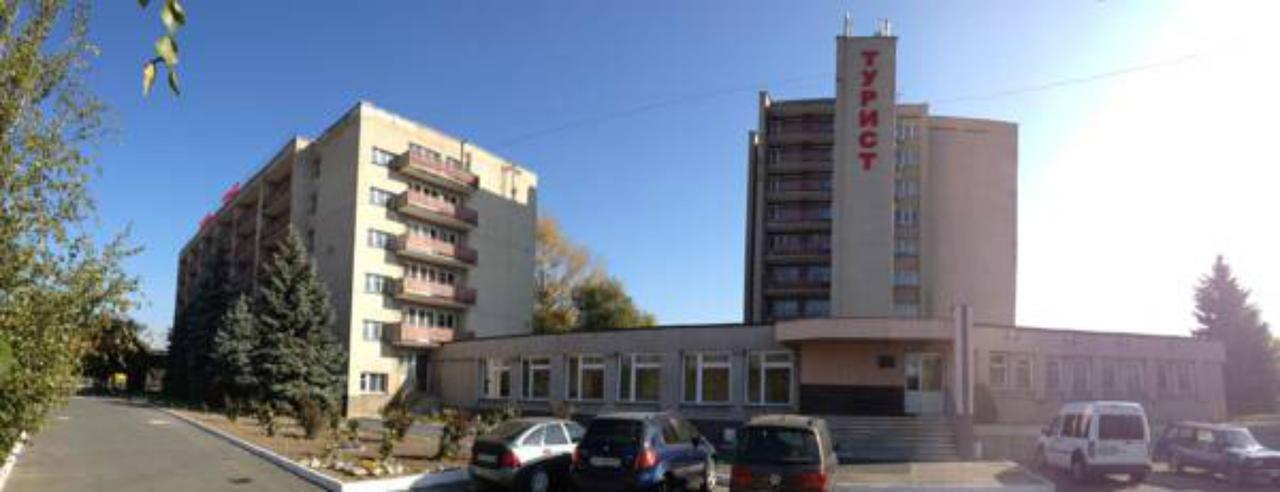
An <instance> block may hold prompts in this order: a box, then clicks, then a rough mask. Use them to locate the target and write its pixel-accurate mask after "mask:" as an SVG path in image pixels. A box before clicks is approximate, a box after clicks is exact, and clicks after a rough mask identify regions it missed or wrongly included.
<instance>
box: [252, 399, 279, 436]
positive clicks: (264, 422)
mask: <svg viewBox="0 0 1280 492" xmlns="http://www.w3.org/2000/svg"><path fill="white" fill-rule="evenodd" d="M253 415H254V417H255V418H257V419H258V425H259V426H261V427H262V430H263V431H264V432H266V433H267V437H275V435H276V411H275V409H274V408H272V407H271V404H269V403H259V404H258V405H257V406H255V407H254V409H253Z"/></svg>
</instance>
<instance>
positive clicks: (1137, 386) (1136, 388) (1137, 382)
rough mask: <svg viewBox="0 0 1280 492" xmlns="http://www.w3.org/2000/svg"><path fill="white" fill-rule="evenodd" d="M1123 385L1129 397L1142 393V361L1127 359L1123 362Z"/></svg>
mask: <svg viewBox="0 0 1280 492" xmlns="http://www.w3.org/2000/svg"><path fill="white" fill-rule="evenodd" d="M1123 367H1124V386H1125V390H1126V391H1128V392H1129V393H1130V395H1129V396H1130V398H1137V396H1138V395H1140V394H1142V363H1141V362H1138V361H1128V362H1125V363H1124V366H1123Z"/></svg>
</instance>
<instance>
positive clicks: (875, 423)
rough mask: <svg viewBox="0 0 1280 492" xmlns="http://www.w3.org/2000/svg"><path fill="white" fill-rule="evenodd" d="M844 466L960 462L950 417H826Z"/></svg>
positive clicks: (824, 417) (837, 452)
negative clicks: (874, 463) (911, 462)
mask: <svg viewBox="0 0 1280 492" xmlns="http://www.w3.org/2000/svg"><path fill="white" fill-rule="evenodd" d="M822 418H823V419H825V420H826V421H827V426H828V427H830V428H831V434H832V439H833V440H834V441H835V443H836V446H838V449H837V450H836V454H837V455H839V457H840V462H841V463H869V462H878V463H885V462H906V461H960V455H959V454H958V453H957V452H956V442H955V433H954V432H953V431H952V429H951V421H950V420H949V419H948V418H947V417H872V416H852V415H824V416H822Z"/></svg>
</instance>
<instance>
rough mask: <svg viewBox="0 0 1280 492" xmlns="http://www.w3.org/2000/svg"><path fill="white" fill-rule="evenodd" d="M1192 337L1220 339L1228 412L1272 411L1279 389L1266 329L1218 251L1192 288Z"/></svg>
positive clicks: (1277, 375)
mask: <svg viewBox="0 0 1280 492" xmlns="http://www.w3.org/2000/svg"><path fill="white" fill-rule="evenodd" d="M1195 298H1196V311H1195V316H1196V321H1197V322H1198V323H1199V327H1198V328H1196V329H1195V330H1194V332H1193V333H1194V334H1195V336H1196V337H1199V338H1204V339H1208V340H1215V341H1219V342H1222V345H1223V346H1224V347H1225V349H1226V355H1227V357H1226V362H1225V364H1224V365H1223V379H1224V380H1225V381H1224V382H1225V383H1226V400H1227V413H1229V414H1231V415H1243V414H1249V413H1265V412H1271V411H1274V410H1275V407H1276V395H1277V392H1280V372H1278V371H1280V368H1278V367H1277V365H1276V351H1275V347H1274V346H1273V345H1272V337H1271V329H1270V328H1269V327H1268V326H1267V324H1266V323H1264V322H1263V321H1262V314H1261V313H1260V312H1259V310H1258V308H1257V307H1255V306H1254V305H1253V304H1251V303H1250V302H1249V291H1248V290H1246V289H1244V288H1243V287H1240V285H1239V283H1238V282H1236V279H1235V277H1234V276H1233V275H1232V274H1231V267H1229V266H1227V264H1226V262H1225V261H1223V259H1222V256H1218V258H1217V260H1216V261H1214V264H1213V271H1212V272H1211V273H1210V274H1209V275H1206V276H1205V277H1203V278H1201V279H1200V284H1199V285H1198V286H1197V287H1196V294H1195Z"/></svg>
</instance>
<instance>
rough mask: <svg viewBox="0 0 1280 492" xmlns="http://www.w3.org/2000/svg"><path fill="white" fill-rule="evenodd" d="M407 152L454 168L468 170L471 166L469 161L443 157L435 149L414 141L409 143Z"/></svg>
mask: <svg viewBox="0 0 1280 492" xmlns="http://www.w3.org/2000/svg"><path fill="white" fill-rule="evenodd" d="M409 152H412V153H414V154H417V155H420V156H423V157H426V158H427V159H430V160H432V161H435V162H442V163H444V164H445V165H447V166H449V167H452V168H454V169H462V170H470V168H471V166H470V165H469V163H466V162H462V161H460V160H458V159H456V158H453V157H445V156H443V155H441V154H440V153H439V152H436V151H435V150H432V149H430V148H427V147H424V146H421V145H418V144H415V143H411V144H409Z"/></svg>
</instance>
